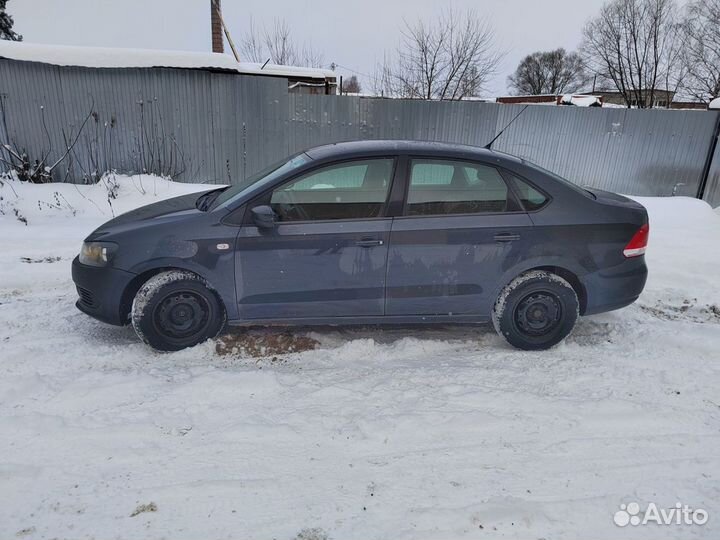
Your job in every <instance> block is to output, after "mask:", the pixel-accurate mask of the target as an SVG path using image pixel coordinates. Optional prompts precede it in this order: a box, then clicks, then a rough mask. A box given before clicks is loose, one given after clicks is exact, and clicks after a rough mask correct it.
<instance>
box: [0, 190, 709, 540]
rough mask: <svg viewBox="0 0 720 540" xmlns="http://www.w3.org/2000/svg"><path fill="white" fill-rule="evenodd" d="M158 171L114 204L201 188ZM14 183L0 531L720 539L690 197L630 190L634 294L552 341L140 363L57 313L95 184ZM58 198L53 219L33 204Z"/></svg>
mask: <svg viewBox="0 0 720 540" xmlns="http://www.w3.org/2000/svg"><path fill="white" fill-rule="evenodd" d="M156 182H157V184H156V186H155V188H156V190H157V191H154V189H155V188H153V186H152V181H151V179H145V178H143V190H144V194H141V191H140V190H139V189H138V187H136V185H138V186H139V182H138V178H137V177H136V178H135V179H134V180H132V179H123V180H122V181H121V183H120V189H119V192H118V197H117V199H116V200H114V202H113V204H115V205H117V206H116V210H118V208H119V207H120V206H122V207H123V210H127V209H129V208H130V207H131V206H132V205H133V204H136V205H137V204H143V203H146V202H151V201H153V200H156V198H159V197H165V196H171V195H179V194H182V193H185V192H187V191H188V190H193V189H196V190H200V189H204V188H205V186H188V185H184V184H172V183H163V182H165V181H163V180H161V179H157V180H156ZM12 188H14V189H15V190H16V191H17V190H19V191H18V200H22V201H23V202H18V203H16V207H19V208H20V209H21V210H22V211H24V212H26V216H27V218H28V223H29V224H28V225H27V226H26V225H24V224H23V223H21V222H19V221H18V220H17V218H16V216H14V215H12V214H7V213H6V214H5V215H0V245H1V246H2V250H0V370H1V372H0V434H2V436H1V437H0V474H1V475H2V488H1V489H0V538H16V537H21V538H29V539H36V538H37V539H39V538H53V537H58V538H90V537H95V538H100V537H102V538H105V537H122V538H138V539H143V538H148V539H150V538H152V539H155V538H161V537H166V538H173V539H177V540H183V539H194V538H228V537H232V538H288V539H291V538H324V537H329V538H337V539H340V538H342V539H351V540H352V539H358V540H360V539H362V540H366V539H373V538H396V539H400V540H404V539H411V538H412V539H436V538H481V537H490V538H518V539H520V538H522V539H524V538H581V537H588V536H590V537H598V538H616V537H619V536H627V537H628V538H634V539H637V538H647V539H651V538H653V539H654V538H658V537H661V538H690V537H697V538H699V537H706V538H716V537H718V535H719V534H720V520H719V519H718V516H720V496H719V495H720V494H719V492H718V477H719V476H720V467H719V466H718V464H719V463H720V453H719V451H718V448H720V431H719V430H718V426H719V425H720V400H719V399H718V390H717V389H718V387H720V354H719V353H718V351H720V309H719V308H718V306H720V287H719V286H718V278H717V269H718V268H720V250H717V249H715V246H716V244H717V240H718V238H719V237H720V216H719V215H718V214H717V213H715V212H713V211H712V210H711V209H710V208H709V207H708V206H707V205H706V204H705V203H702V202H700V201H695V200H693V199H686V198H672V199H640V201H641V202H642V203H643V204H645V205H646V206H647V208H648V211H649V214H650V222H651V233H650V246H649V249H648V255H647V258H648V264H649V266H650V278H649V281H648V285H647V290H646V292H645V293H644V294H643V296H642V297H641V298H640V300H639V302H638V303H636V304H635V305H633V306H630V307H628V308H626V309H623V310H619V311H616V312H612V313H607V314H603V315H598V316H593V317H588V318H581V319H580V320H579V322H578V325H577V328H576V330H575V332H574V333H573V334H572V335H571V336H570V338H568V339H567V340H566V342H565V343H564V344H562V345H560V346H558V347H557V348H555V349H553V350H550V351H544V352H522V351H516V350H513V349H511V348H510V347H509V346H508V345H507V344H506V343H505V341H504V340H503V339H502V338H500V337H499V336H497V335H496V334H495V332H494V331H493V330H492V329H491V328H479V329H478V328H463V327H448V328H439V327H432V328H426V329H417V328H388V329H384V330H378V329H376V328H365V329H355V330H350V329H320V328H316V329H312V330H307V331H300V330H296V331H294V332H293V334H294V335H297V336H306V341H307V342H308V343H309V344H310V345H311V346H308V347H303V348H300V349H298V350H299V351H300V352H293V353H290V354H278V352H277V350H273V351H272V353H270V354H267V355H264V352H263V351H265V348H264V347H251V346H248V347H244V346H235V347H226V348H223V347H217V346H218V344H217V343H212V342H208V343H206V344H203V345H200V346H198V347H195V348H193V349H190V350H185V351H180V352H177V353H172V354H159V353H155V352H153V351H151V350H149V349H148V348H147V347H145V346H144V345H142V344H141V343H139V341H138V339H137V338H136V336H135V334H134V332H133V330H132V328H130V327H124V328H116V327H111V326H107V325H104V324H102V323H100V322H97V321H94V320H93V319H90V318H88V317H87V316H85V315H83V314H82V313H80V312H78V311H77V310H76V309H75V308H74V306H73V303H74V302H75V298H76V293H75V291H74V288H73V285H72V282H71V280H70V257H71V256H74V255H75V254H76V253H77V250H78V247H79V243H80V241H81V240H82V238H83V237H84V236H85V235H86V234H87V233H89V232H90V231H91V230H92V229H93V228H94V227H96V226H97V225H98V224H99V223H100V222H102V221H103V220H105V219H108V218H109V217H110V216H111V212H110V210H109V207H108V205H107V202H106V201H105V197H106V194H107V189H106V188H104V187H103V186H102V185H98V186H77V187H75V186H70V185H57V184H53V185H44V186H27V185H23V186H18V184H17V183H13V184H12ZM9 189H10V188H9V187H8V186H7V185H6V186H4V187H2V191H0V193H1V194H2V196H3V199H4V198H5V197H7V196H8V190H9ZM55 191H57V192H58V193H60V194H62V196H63V197H65V198H66V199H67V200H68V202H69V204H70V205H72V206H73V208H74V210H75V215H74V217H73V214H72V212H71V211H68V210H67V209H56V210H52V212H54V213H53V214H51V213H50V211H49V210H48V209H47V208H45V207H44V206H43V205H40V206H43V208H42V209H40V208H37V209H36V204H37V201H39V200H41V201H49V202H52V201H53V200H54V195H53V193H54V192H55ZM86 198H87V201H88V202H85V201H86ZM60 200H62V198H61V199H60ZM89 201H93V202H89ZM95 205H97V207H99V209H98V208H97V207H96V206H95ZM277 332H278V331H276V330H255V331H253V332H250V333H248V334H243V335H242V336H238V338H237V339H238V340H240V339H245V340H252V339H258V340H260V341H262V342H264V343H268V342H270V341H271V340H270V339H265V338H266V337H267V336H269V335H273V334H275V335H276V334H277ZM284 334H287V332H284ZM258 336H259V337H258ZM306 349H307V350H306ZM218 350H220V351H222V352H217V351H218ZM243 351H254V353H253V354H255V355H260V356H251V355H250V354H248V353H246V352H243ZM678 501H680V502H681V503H683V504H687V505H690V506H691V507H693V508H702V509H704V510H706V511H707V512H708V514H709V516H710V519H709V521H708V523H707V524H705V525H703V526H697V525H693V526H688V525H668V526H664V527H661V528H658V527H655V526H650V525H646V526H636V527H632V528H631V527H627V528H626V529H625V530H621V529H619V528H618V527H617V526H616V525H614V524H613V515H614V514H615V512H617V511H618V510H619V508H620V504H628V503H631V502H637V503H639V504H640V505H641V507H645V506H646V505H647V504H649V503H650V502H653V503H655V504H657V505H658V506H659V507H661V508H674V505H675V503H676V502H678Z"/></svg>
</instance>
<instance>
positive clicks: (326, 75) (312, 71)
mask: <svg viewBox="0 0 720 540" xmlns="http://www.w3.org/2000/svg"><path fill="white" fill-rule="evenodd" d="M0 58H5V59H8V60H15V61H20V62H36V63H41V64H49V65H54V66H69V67H83V68H91V69H105V68H112V69H123V68H127V69H130V68H175V69H193V70H205V71H214V72H224V73H238V74H240V75H251V76H255V77H276V78H278V77H279V78H284V79H287V81H288V91H290V92H293V93H299V94H300V93H301V94H335V93H336V91H337V90H336V89H337V80H336V76H335V73H334V72H333V71H330V70H327V69H316V68H306V67H294V66H278V65H274V64H267V65H262V64H256V63H253V62H236V61H235V59H234V58H233V57H232V56H230V55H227V54H220V53H204V52H193V51H163V50H150V49H120V48H104V47H71V46H64V45H63V46H60V45H39V44H33V43H27V42H15V41H5V40H0Z"/></svg>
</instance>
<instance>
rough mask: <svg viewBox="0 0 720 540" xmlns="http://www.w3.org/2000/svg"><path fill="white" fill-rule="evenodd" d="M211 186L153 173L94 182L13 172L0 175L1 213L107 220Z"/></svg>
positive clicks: (38, 219) (36, 221)
mask: <svg viewBox="0 0 720 540" xmlns="http://www.w3.org/2000/svg"><path fill="white" fill-rule="evenodd" d="M213 187H214V186H212V185H204V184H182V183H179V182H173V181H172V180H170V179H168V178H162V177H160V176H155V175H152V174H137V175H132V176H130V175H124V174H116V173H105V174H104V175H103V176H102V178H101V179H100V181H99V182H98V183H97V184H93V185H78V184H62V183H50V184H31V183H29V182H20V181H18V180H17V179H16V178H15V177H14V175H12V176H10V175H0V216H9V215H15V216H16V217H23V218H25V221H27V223H25V224H26V225H45V224H47V221H48V220H51V221H53V223H57V222H58V219H60V220H64V219H67V218H69V217H87V218H96V219H102V220H103V221H107V220H109V219H111V218H113V217H115V216H117V215H119V214H123V213H125V212H127V211H129V210H133V209H134V208H137V207H139V206H143V205H145V204H150V203H152V202H156V201H160V200H163V199H168V198H170V197H177V196H179V195H185V194H187V193H193V192H196V191H202V190H208V189H212V188H213ZM19 221H21V222H22V221H23V220H22V219H19Z"/></svg>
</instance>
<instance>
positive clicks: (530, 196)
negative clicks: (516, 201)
mask: <svg viewBox="0 0 720 540" xmlns="http://www.w3.org/2000/svg"><path fill="white" fill-rule="evenodd" d="M511 176H512V181H513V183H514V184H515V191H516V192H517V194H518V196H519V197H520V204H522V205H523V208H525V210H527V211H528V212H532V211H534V210H540V209H541V208H542V207H543V206H545V205H546V204H547V203H548V200H549V199H548V197H547V195H545V194H543V193H541V192H540V191H539V190H537V189H536V188H534V187H533V186H531V185H530V184H528V183H527V182H525V181H524V180H522V179H520V178H518V177H517V176H515V175H514V174H511Z"/></svg>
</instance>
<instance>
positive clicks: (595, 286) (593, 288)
mask: <svg viewBox="0 0 720 540" xmlns="http://www.w3.org/2000/svg"><path fill="white" fill-rule="evenodd" d="M647 275H648V269H647V266H646V265H645V257H644V256H642V257H634V258H632V259H627V260H626V261H625V262H624V263H622V264H620V265H618V266H615V267H613V268H610V269H605V270H601V271H598V272H594V273H592V274H588V275H586V276H585V277H584V278H583V279H582V284H583V287H584V288H585V293H586V299H587V302H586V306H585V310H584V311H583V312H582V315H594V314H595V313H603V312H605V311H612V310H614V309H619V308H622V307H625V306H627V305H629V304H632V303H633V302H634V301H635V300H637V299H638V297H639V296H640V293H641V292H642V291H643V289H644V288H645V282H646V281H647Z"/></svg>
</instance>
